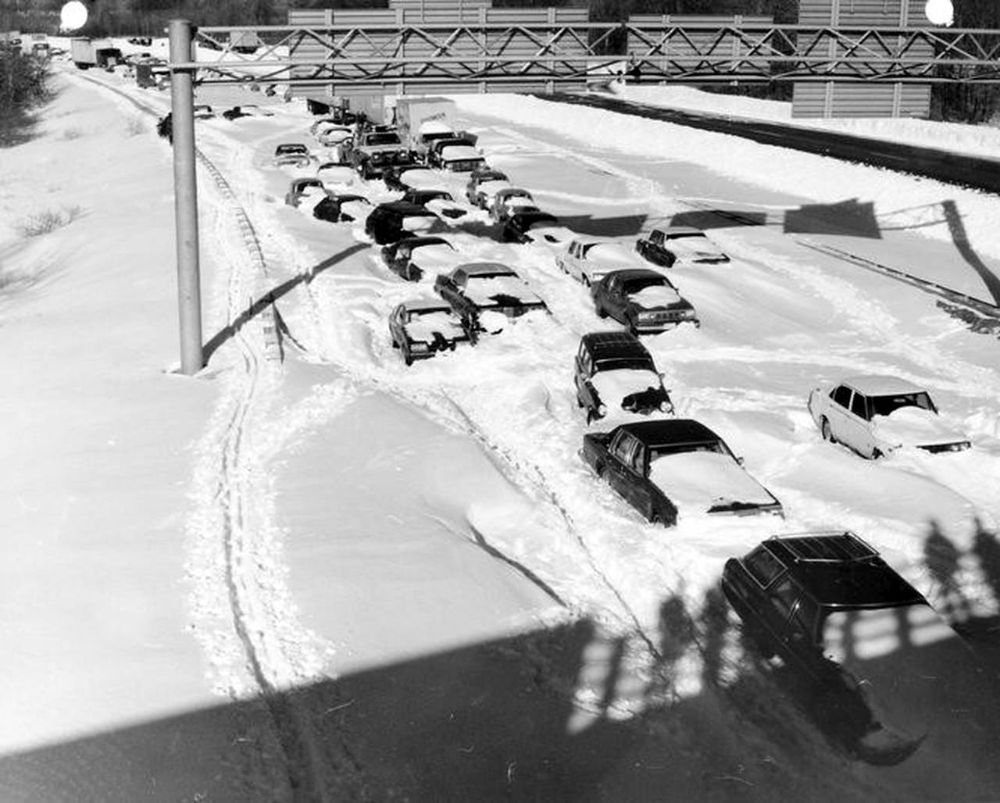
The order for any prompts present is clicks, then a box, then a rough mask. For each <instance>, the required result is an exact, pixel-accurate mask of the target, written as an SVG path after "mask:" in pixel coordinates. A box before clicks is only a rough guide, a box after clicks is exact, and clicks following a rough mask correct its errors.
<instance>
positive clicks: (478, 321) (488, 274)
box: [434, 262, 548, 336]
mask: <svg viewBox="0 0 1000 803" xmlns="http://www.w3.org/2000/svg"><path fill="white" fill-rule="evenodd" d="M434 290H435V291H436V292H437V293H438V294H439V295H440V296H441V297H442V298H443V299H444V300H445V301H447V302H448V303H449V304H451V307H452V309H454V310H455V312H456V313H457V314H458V315H459V316H461V318H462V320H463V321H465V323H466V326H467V327H468V328H469V331H470V334H472V335H473V336H475V334H476V333H478V332H489V333H490V334H496V333H497V332H500V331H502V330H503V328H504V318H507V319H510V320H513V319H514V318H518V317H520V316H521V315H524V314H525V313H527V312H531V311H532V310H544V311H546V312H547V311H548V307H546V306H545V302H544V301H542V299H541V298H539V297H538V295H537V294H536V293H535V292H534V291H533V290H532V289H531V288H530V287H529V286H528V283H527V282H526V281H524V279H522V278H521V277H520V276H518V275H517V273H516V272H515V271H513V270H511V269H510V268H508V267H507V266H506V265H502V264H500V263H499V262H469V263H466V264H464V265H459V266H458V267H456V268H455V269H454V270H452V271H451V272H450V273H446V274H443V275H439V276H438V277H437V279H436V280H435V281H434Z"/></svg>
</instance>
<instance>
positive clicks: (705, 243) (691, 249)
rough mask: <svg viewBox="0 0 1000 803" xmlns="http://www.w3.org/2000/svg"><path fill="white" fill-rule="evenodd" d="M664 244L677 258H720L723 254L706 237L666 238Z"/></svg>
mask: <svg viewBox="0 0 1000 803" xmlns="http://www.w3.org/2000/svg"><path fill="white" fill-rule="evenodd" d="M666 246H667V248H669V249H670V250H671V251H673V252H674V253H675V254H677V257H678V258H679V259H695V260H696V259H721V258H722V257H724V256H725V254H724V253H723V252H722V251H721V250H719V249H718V248H717V247H716V246H715V245H714V244H713V243H712V241H711V240H709V239H708V238H707V237H678V238H677V239H671V240H667V242H666Z"/></svg>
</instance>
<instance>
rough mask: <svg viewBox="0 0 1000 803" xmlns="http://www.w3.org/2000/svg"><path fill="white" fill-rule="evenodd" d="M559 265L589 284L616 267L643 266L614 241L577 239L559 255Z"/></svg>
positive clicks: (585, 283) (621, 245)
mask: <svg viewBox="0 0 1000 803" xmlns="http://www.w3.org/2000/svg"><path fill="white" fill-rule="evenodd" d="M556 266H557V267H558V268H559V270H561V271H562V272H563V273H568V274H569V275H570V276H572V277H573V278H574V279H576V280H577V281H580V282H583V284H584V285H587V286H590V285H592V284H594V283H595V282H598V281H600V280H601V278H603V277H604V276H606V275H607V274H609V273H611V271H613V270H625V269H627V268H640V267H642V263H641V262H639V261H638V260H637V259H636V258H635V254H633V253H632V252H631V251H630V250H629V249H628V248H626V247H625V246H624V245H623V244H622V243H619V242H617V241H615V240H588V239H575V240H573V241H571V242H570V243H569V245H567V246H566V248H565V249H564V250H563V251H562V252H560V253H559V254H557V255H556Z"/></svg>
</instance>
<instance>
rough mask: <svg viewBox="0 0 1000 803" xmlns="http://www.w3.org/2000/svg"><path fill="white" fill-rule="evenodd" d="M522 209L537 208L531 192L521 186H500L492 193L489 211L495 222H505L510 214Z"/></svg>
mask: <svg viewBox="0 0 1000 803" xmlns="http://www.w3.org/2000/svg"><path fill="white" fill-rule="evenodd" d="M524 209H537V207H536V206H535V199H534V198H532V197H531V193H530V192H528V191H527V190H526V189H523V188H521V187H501V188H499V189H498V190H497V191H496V192H495V193H493V201H492V203H491V204H490V207H489V211H490V217H492V218H493V219H494V220H495V221H496V222H497V223H504V222H506V221H507V220H508V219H509V218H510V216H511V215H513V214H514V213H515V212H519V211H521V210H524Z"/></svg>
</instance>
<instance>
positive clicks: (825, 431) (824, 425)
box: [819, 417, 837, 443]
mask: <svg viewBox="0 0 1000 803" xmlns="http://www.w3.org/2000/svg"><path fill="white" fill-rule="evenodd" d="M819 431H820V434H821V435H822V436H823V440H825V441H829V442H830V443H836V442H837V441H836V439H835V438H834V437H833V431H832V430H831V429H830V422H829V421H828V420H827V419H826V418H825V417H824V418H821V419H820V420H819Z"/></svg>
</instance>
